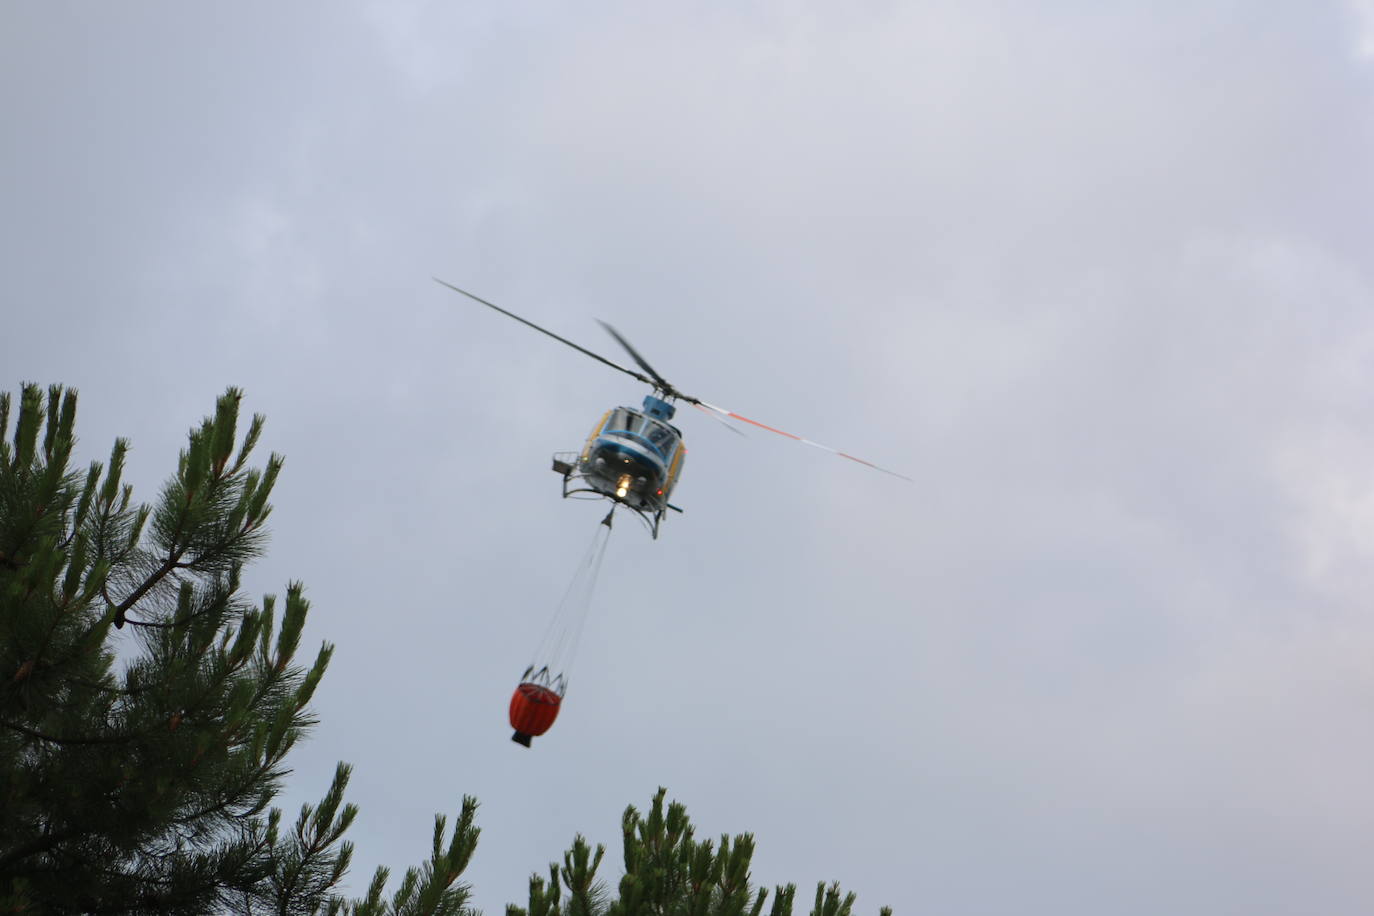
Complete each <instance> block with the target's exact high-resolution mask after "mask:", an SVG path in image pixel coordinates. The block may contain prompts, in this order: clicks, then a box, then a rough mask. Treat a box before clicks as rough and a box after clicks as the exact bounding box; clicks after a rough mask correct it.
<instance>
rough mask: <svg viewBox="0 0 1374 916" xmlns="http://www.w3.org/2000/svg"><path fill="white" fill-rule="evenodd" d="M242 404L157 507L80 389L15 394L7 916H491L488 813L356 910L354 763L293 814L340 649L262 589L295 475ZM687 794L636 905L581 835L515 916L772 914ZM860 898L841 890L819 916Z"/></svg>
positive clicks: (1, 620)
mask: <svg viewBox="0 0 1374 916" xmlns="http://www.w3.org/2000/svg"><path fill="white" fill-rule="evenodd" d="M240 400H241V395H240V393H239V392H238V391H237V390H235V389H232V388H231V389H229V390H228V391H227V392H226V393H225V394H224V395H223V396H222V397H221V398H219V400H218V402H217V403H216V405H215V411H214V414H213V416H211V417H207V418H206V419H205V420H204V421H203V422H202V423H201V424H200V426H199V427H196V428H194V429H192V430H191V433H190V437H189V440H188V444H187V447H186V449H185V450H184V451H182V453H181V456H180V459H179V460H178V462H177V470H176V473H175V474H174V475H173V476H172V478H171V479H170V480H169V481H168V482H167V483H166V484H165V485H164V486H163V488H162V493H161V496H160V498H159V500H158V501H157V503H156V504H155V505H154V506H152V507H147V506H142V505H137V504H135V503H134V501H133V493H132V490H131V488H130V487H129V486H128V485H126V484H124V483H123V481H122V476H123V471H124V461H125V457H126V455H127V453H128V443H127V442H126V441H124V440H122V439H120V440H117V441H116V442H115V444H114V447H113V449H112V450H111V452H110V458H109V460H108V462H106V463H104V464H102V463H100V462H95V463H92V464H91V465H90V466H89V467H87V468H86V469H85V470H84V471H80V470H74V469H72V468H71V467H70V459H71V452H72V447H73V444H74V443H75V441H76V440H75V434H74V424H75V420H76V393H75V392H74V391H67V390H64V389H63V388H62V387H61V386H53V387H52V388H50V389H49V390H48V391H47V392H46V394H45V393H44V392H43V391H42V390H41V389H40V388H38V387H37V386H35V385H25V386H24V387H23V390H22V392H21V393H20V397H19V400H18V411H17V413H15V412H14V411H12V409H11V408H12V399H11V398H10V396H9V395H8V394H0V773H3V774H4V779H3V780H0V913H16V914H20V913H53V914H62V913H130V914H132V913H139V914H145V913H148V914H151V913H185V914H192V913H243V914H258V913H263V914H266V913H275V914H281V916H286V914H315V913H326V914H330V916H335V914H347V916H430V914H433V916H472V914H473V912H474V911H472V909H471V908H470V907H469V905H468V901H469V899H470V896H471V891H470V888H469V887H468V886H467V885H466V884H465V883H462V882H460V881H459V879H460V877H461V876H462V874H463V872H464V870H465V869H466V868H467V866H468V863H469V862H470V861H471V859H472V855H473V852H474V850H475V849H476V848H477V839H478V833H479V831H478V828H477V827H476V824H475V819H476V813H477V801H476V800H475V799H473V798H470V797H468V798H464V799H463V803H462V808H461V811H460V813H459V815H458V818H457V820H456V823H455V824H454V826H453V829H452V830H451V831H450V830H448V829H447V819H446V818H445V817H443V816H442V815H440V816H438V817H436V818H435V823H434V840H433V848H432V853H431V855H430V858H429V860H428V861H427V862H425V863H423V864H422V865H421V866H419V867H417V868H412V869H410V870H408V871H407V872H406V874H405V876H404V877H403V878H402V880H401V883H400V886H399V888H398V889H397V890H396V891H395V892H394V893H393V894H391V895H390V896H389V897H388V896H387V894H386V885H387V877H388V871H387V869H385V868H379V869H377V871H376V874H375V875H374V877H373V880H372V882H371V884H370V885H369V887H368V890H367V893H366V895H365V896H364V897H363V898H361V899H358V900H352V901H348V900H345V899H343V898H341V897H340V896H339V895H338V894H337V893H336V892H335V891H336V888H337V887H338V885H339V883H340V881H342V880H343V878H344V876H345V874H346V873H347V871H348V868H349V865H350V864H351V861H352V857H353V847H352V845H351V844H350V843H349V842H347V841H346V840H344V839H343V837H344V834H345V833H346V831H347V830H348V829H349V826H350V825H351V824H352V823H353V821H354V819H355V818H356V817H357V814H358V810H357V808H356V807H354V806H353V805H350V804H346V803H345V802H344V800H343V799H344V791H345V789H346V788H347V785H348V779H349V775H350V768H349V767H348V766H347V765H346V764H339V766H338V768H337V769H336V770H335V773H334V778H333V781H332V782H331V784H330V786H329V790H328V791H327V792H326V793H325V795H324V797H323V798H322V799H321V800H320V801H319V802H318V803H317V804H314V805H309V804H307V805H304V806H302V808H301V811H300V814H299V815H298V816H297V817H296V819H295V821H294V823H292V824H291V825H290V826H289V827H287V826H285V825H284V823H283V818H282V812H281V811H280V810H279V809H276V808H272V807H271V803H272V799H273V798H274V797H275V796H276V794H277V792H278V790H279V788H280V787H281V783H282V780H283V778H284V777H285V775H286V773H287V769H286V766H285V763H284V761H285V758H286V756H287V754H288V753H289V752H290V751H291V749H292V748H293V747H294V745H295V743H296V742H297V741H298V740H299V739H300V738H301V737H302V736H304V735H305V734H306V732H307V731H308V730H309V728H310V727H311V726H312V725H313V724H314V719H313V718H312V716H311V714H310V711H309V708H308V706H309V702H310V699H311V697H312V696H313V695H314V693H315V690H316V688H317V687H318V686H319V683H320V680H321V678H322V677H323V676H324V673H325V669H326V668H327V666H328V664H329V659H330V655H331V654H332V652H333V647H332V646H330V645H329V644H327V643H326V644H323V645H321V646H320V648H319V650H318V651H317V652H316V653H315V656H314V659H313V661H311V662H309V664H301V663H298V661H297V657H296V656H297V650H298V649H299V646H300V640H301V633H302V629H303V627H304V625H305V621H306V617H307V615H308V613H309V610H310V603H309V602H308V601H307V600H306V598H305V592H304V588H303V586H302V585H301V584H300V583H291V584H289V585H288V586H287V589H286V596H285V601H284V602H282V605H281V608H280V616H279V615H278V603H277V601H276V599H275V598H274V597H273V596H270V595H269V596H266V597H264V598H263V600H262V602H261V603H260V604H258V605H254V604H252V603H251V602H249V601H247V600H246V599H245V598H244V597H243V595H242V594H241V592H240V588H239V585H240V574H241V570H242V567H243V564H244V563H246V562H248V561H249V560H251V559H253V558H254V557H256V556H258V555H259V554H260V553H261V551H262V549H263V547H264V545H265V542H266V528H265V526H264V523H265V521H266V520H267V517H268V515H269V514H270V513H271V511H272V507H271V503H270V502H269V499H270V496H271V493H272V488H273V485H274V484H275V483H276V480H277V476H278V474H279V472H280V470H281V467H282V459H281V458H280V457H279V456H277V455H272V456H270V457H269V458H268V460H267V463H266V466H265V467H264V468H261V469H258V468H250V467H249V466H248V461H249V458H250V456H251V453H252V451H253V447H254V445H255V444H256V443H257V440H258V437H259V434H260V433H261V431H262V425H263V419H262V417H260V416H255V417H253V419H252V421H251V422H250V424H249V427H248V431H247V432H246V434H245V435H244V436H243V438H242V441H241V442H240V441H239V439H238V435H237V430H238V410H239V403H240ZM11 420H13V432H12V434H10V427H11ZM7 436H8V438H7ZM236 443H238V444H237V450H236ZM125 628H128V629H127V631H126V630H125ZM665 794H666V793H665V791H664V790H662V789H660V790H659V792H658V794H657V795H656V796H655V797H654V800H653V804H652V806H651V807H650V809H649V813H648V814H647V815H642V814H640V813H639V812H638V811H637V810H636V809H635V808H633V807H631V808H628V809H627V810H626V812H625V816H624V820H623V832H624V863H625V874H624V877H622V878H621V879H620V882H619V885H618V887H617V893H616V894H615V895H614V896H612V894H611V893H610V892H609V891H608V889H607V887H606V885H605V884H604V883H603V882H601V881H600V880H598V878H597V870H598V868H599V867H600V866H601V862H602V859H603V858H604V855H605V849H604V847H601V846H597V847H596V848H595V849H593V848H592V847H591V846H590V845H589V844H588V843H587V841H586V840H585V839H583V838H582V837H581V836H578V837H576V839H575V840H574V842H573V845H572V848H570V849H569V850H568V851H567V853H566V854H565V855H564V857H563V862H562V864H561V865H559V864H558V863H553V864H551V865H550V867H549V872H548V877H547V878H545V877H543V876H540V875H535V876H533V877H532V878H531V879H530V885H529V895H528V906H526V907H523V908H522V907H516V906H511V907H509V908H508V909H507V916H762V913H763V908H764V906H765V904H766V903H767V897H768V891H767V890H766V889H758V890H755V889H754V888H753V887H752V886H751V884H750V880H749V878H750V872H749V867H750V861H751V859H752V857H753V853H754V841H753V838H752V837H751V836H750V835H749V834H747V833H746V834H741V835H739V836H736V837H734V838H731V837H729V836H721V837H720V840H719V842H718V843H716V842H713V841H711V840H709V839H708V840H700V841H699V840H697V839H696V838H695V837H694V832H693V827H692V824H691V822H690V820H689V819H688V817H687V812H686V809H685V808H683V806H682V805H680V804H678V803H676V802H673V803H672V804H670V805H668V806H667V807H666V810H665V806H664V797H665ZM795 893H796V888H795V887H793V886H792V885H787V886H785V887H779V888H777V890H776V893H775V894H774V896H773V902H772V906H771V908H770V910H769V916H791V913H792V903H793V899H794V897H795ZM853 903H854V895H853V894H841V892H840V888H839V885H837V884H832V885H830V886H829V887H826V886H825V885H823V884H822V885H820V886H819V887H817V889H816V904H815V908H814V909H813V910H812V916H850V911H851V908H852V906H853ZM883 916H890V911H888V910H883Z"/></svg>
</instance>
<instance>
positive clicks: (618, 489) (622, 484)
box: [615, 474, 630, 499]
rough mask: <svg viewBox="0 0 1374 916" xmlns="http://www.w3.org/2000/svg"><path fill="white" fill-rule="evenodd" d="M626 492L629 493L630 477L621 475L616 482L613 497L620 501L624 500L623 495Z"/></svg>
mask: <svg viewBox="0 0 1374 916" xmlns="http://www.w3.org/2000/svg"><path fill="white" fill-rule="evenodd" d="M628 492H630V475H629V474H622V475H620V480H619V481H617V482H616V485H615V495H616V496H617V497H618V498H620V499H624V498H625V494H626V493H628Z"/></svg>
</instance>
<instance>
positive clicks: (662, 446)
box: [603, 407, 678, 460]
mask: <svg viewBox="0 0 1374 916" xmlns="http://www.w3.org/2000/svg"><path fill="white" fill-rule="evenodd" d="M603 430H604V431H605V432H607V433H629V434H630V435H631V436H634V437H635V438H637V439H640V440H641V441H646V442H648V443H649V444H650V445H651V446H653V447H654V450H655V451H657V452H658V453H659V455H661V456H662V457H663V458H664V459H665V460H667V459H669V458H671V457H672V455H673V450H674V449H676V448H677V440H678V435H677V431H676V430H674V429H673V428H672V427H671V426H669V425H668V424H666V423H663V422H660V421H658V420H655V419H653V418H652V417H646V416H644V415H643V414H641V413H637V412H635V411H633V410H630V409H628V408H626V407H617V408H616V409H615V410H612V411H611V415H610V417H608V418H607V420H606V425H605V426H604V427H603Z"/></svg>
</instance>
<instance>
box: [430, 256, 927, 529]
mask: <svg viewBox="0 0 1374 916" xmlns="http://www.w3.org/2000/svg"><path fill="white" fill-rule="evenodd" d="M434 281H435V282H436V283H438V284H440V285H441V286H446V287H448V288H449V289H451V290H453V291H454V292H456V293H462V294H463V295H464V296H467V297H468V298H469V299H472V300H474V301H476V302H480V303H482V304H483V305H485V306H487V307H488V308H491V309H495V310H496V311H498V312H500V313H501V314H502V315H506V316H508V317H510V318H514V319H515V320H516V321H518V322H520V323H521V324H523V325H526V326H527V327H531V328H534V329H535V330H536V331H538V332H539V333H541V334H546V335H548V336H549V337H552V338H553V339H554V340H556V341H558V342H559V343H564V344H567V345H568V346H570V347H572V348H573V349H574V350H577V351H578V352H579V353H585V354H586V355H587V356H590V357H591V358H592V359H594V360H596V361H597V362H599V363H604V364H605V365H607V366H610V367H611V368H612V369H617V370H619V371H620V372H623V373H625V374H626V375H628V376H630V377H631V378H635V379H638V380H639V381H641V382H643V383H644V384H646V385H649V386H651V387H652V388H653V392H652V393H651V394H647V395H645V396H644V403H643V405H642V406H641V407H640V408H639V409H638V410H636V409H635V408H633V407H615V408H612V409H611V410H608V411H606V413H605V414H604V415H602V417H601V419H600V420H599V421H597V424H596V426H594V427H592V431H591V434H590V435H588V436H587V441H586V443H585V444H584V445H583V446H582V451H581V452H580V453H579V452H559V453H556V454H555V455H554V456H553V470H554V471H555V472H557V473H559V474H561V475H563V496H564V497H573V496H582V497H583V498H593V499H599V498H602V497H604V498H606V499H609V500H611V501H612V502H614V503H615V504H616V505H623V506H626V507H627V508H629V509H631V510H632V511H633V512H635V514H637V515H638V516H639V517H640V518H641V519H642V520H643V521H644V523H645V524H646V525H648V526H649V531H650V532H651V533H652V535H653V536H654V538H657V537H658V529H659V525H660V524H662V522H663V518H664V516H665V515H666V514H667V512H668V510H669V509H672V510H673V511H674V512H681V511H682V510H681V509H680V508H678V507H677V506H675V505H673V504H672V503H670V502H669V501H668V500H669V498H670V497H671V496H672V493H673V487H675V486H676V485H677V480H678V476H679V475H680V474H681V473H682V463H683V459H684V458H685V457H686V455H687V447H686V446H685V445H683V443H682V431H681V430H679V429H678V428H677V427H676V426H674V425H672V423H670V422H669V421H670V420H672V419H673V414H674V413H675V412H676V410H677V408H676V407H674V406H673V404H672V402H673V401H683V402H685V403H688V404H691V405H692V406H693V407H695V408H697V409H698V410H701V411H703V412H706V413H708V414H710V415H715V416H717V418H719V417H730V418H732V419H735V420H739V421H741V422H744V423H748V424H750V425H752V426H757V427H758V428H759V429H766V430H768V431H769V432H771V433H777V434H778V435H780V436H786V437H787V438H789V439H793V440H796V441H797V442H801V443H803V444H805V445H811V446H815V447H816V448H820V449H824V450H825V451H827V452H831V453H833V454H836V455H839V456H840V457H841V458H848V459H849V460H850V461H857V462H858V463H859V464H863V465H867V466H868V467H871V468H873V469H874V470H876V471H881V472H883V473H884V474H891V475H892V476H893V477H900V478H901V479H902V480H906V481H910V480H911V478H910V477H907V476H905V475H903V474H898V473H897V472H896V471H889V470H887V469H886V468H881V467H878V466H877V465H876V464H873V463H872V462H869V461H864V460H863V459H862V458H856V457H854V456H853V455H850V454H846V453H845V452H841V451H839V450H838V449H833V448H830V447H829V446H827V445H821V444H820V443H819V442H812V441H811V440H810V439H803V438H802V437H801V436H796V435H793V434H792V433H789V432H785V431H783V430H781V429H777V428H775V427H772V426H768V425H767V424H765V423H760V422H758V421H757V420H751V419H749V418H748V417H746V416H742V415H740V414H738V413H735V412H734V411H733V410H727V409H726V408H724V407H718V406H716V405H715V404H708V403H706V402H705V401H703V400H701V399H700V398H695V397H692V396H691V395H687V394H683V393H682V392H681V391H679V390H678V389H677V388H675V387H673V386H672V385H671V384H669V383H668V381H667V379H665V378H664V377H663V376H661V375H659V374H658V372H657V371H656V370H655V369H654V367H653V366H650V365H649V363H648V361H647V360H645V359H644V357H643V356H641V355H640V354H639V351H638V350H636V349H635V348H634V347H633V346H632V345H631V344H630V342H629V341H628V340H626V339H625V338H624V337H623V336H622V335H621V334H620V332H619V331H617V330H616V329H615V328H613V327H611V326H610V325H609V324H607V323H606V322H604V321H603V322H601V326H602V327H604V328H605V329H606V331H607V332H608V333H610V335H611V336H612V337H614V338H615V339H616V342H617V343H619V344H620V345H621V346H622V347H624V348H625V351H626V352H627V353H629V354H630V358H631V359H633V360H634V361H635V363H636V364H637V365H638V366H639V368H641V369H643V370H644V372H645V373H648V374H647V375H645V374H643V373H639V372H636V371H634V370H633V369H628V368H626V367H625V366H622V365H619V364H618V363H614V362H611V361H610V360H609V359H607V358H606V357H604V356H601V355H600V354H597V353H593V352H592V351H591V350H588V349H587V348H586V347H582V346H578V345H577V344H575V343H573V342H572V341H571V340H568V339H566V338H564V337H559V336H558V335H557V334H555V333H553V332H552V331H550V330H547V329H546V328H541V327H540V326H539V325H537V324H535V323H534V322H532V321H527V320H526V319H524V318H521V317H520V316H519V315H516V314H515V313H513V312H508V311H506V310H505V309H503V308H501V307H500V306H499V305H495V304H493V303H491V302H488V301H487V300H485V299H483V298H482V297H481V296H477V295H474V294H473V293H470V292H468V291H467V290H465V289H459V288H458V287H456V286H454V285H453V284H452V283H446V282H445V281H443V280H440V279H439V278H438V277H435V278H434ZM722 422H724V421H722ZM725 425H726V426H728V427H729V428H730V429H731V430H732V431H734V432H736V433H738V432H739V430H738V429H735V427H733V426H730V424H728V423H726V424H725ZM611 511H612V513H613V512H614V511H615V506H612V507H611ZM606 524H608V525H609V524H610V515H609V514H608V515H607V516H606Z"/></svg>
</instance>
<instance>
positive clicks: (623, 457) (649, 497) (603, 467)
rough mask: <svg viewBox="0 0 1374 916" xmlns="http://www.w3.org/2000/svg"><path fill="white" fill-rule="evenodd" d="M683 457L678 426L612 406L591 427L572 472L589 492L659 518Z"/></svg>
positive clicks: (635, 411)
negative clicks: (575, 467)
mask: <svg viewBox="0 0 1374 916" xmlns="http://www.w3.org/2000/svg"><path fill="white" fill-rule="evenodd" d="M646 400H647V399H646ZM686 454H687V448H686V446H684V445H683V444H682V433H681V432H680V431H679V430H678V429H677V427H675V426H673V425H672V424H670V423H668V422H667V421H666V420H663V419H659V418H657V417H654V416H651V415H650V414H649V413H648V412H646V411H640V410H635V409H633V408H630V407H616V408H614V409H612V410H608V411H607V412H606V414H605V415H604V416H603V417H602V418H601V420H600V421H599V422H598V423H597V424H596V426H595V427H593V428H592V431H591V434H590V435H589V436H587V441H586V444H585V445H584V446H583V447H582V453H581V454H580V455H579V456H578V461H577V469H578V471H579V472H580V474H581V476H582V478H583V481H584V482H585V483H586V485H587V486H588V487H590V488H591V489H592V490H595V491H596V492H598V493H601V494H603V495H605V496H608V497H610V498H611V499H614V500H616V501H617V502H621V503H624V504H625V505H627V506H629V507H630V508H632V509H635V510H638V511H640V512H646V513H653V514H658V513H661V512H662V511H663V510H664V509H665V508H667V506H668V499H669V497H670V496H671V495H672V492H673V487H674V486H675V485H676V484H677V479H678V475H679V474H681V473H682V462H683V459H684V458H685V456H686Z"/></svg>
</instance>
